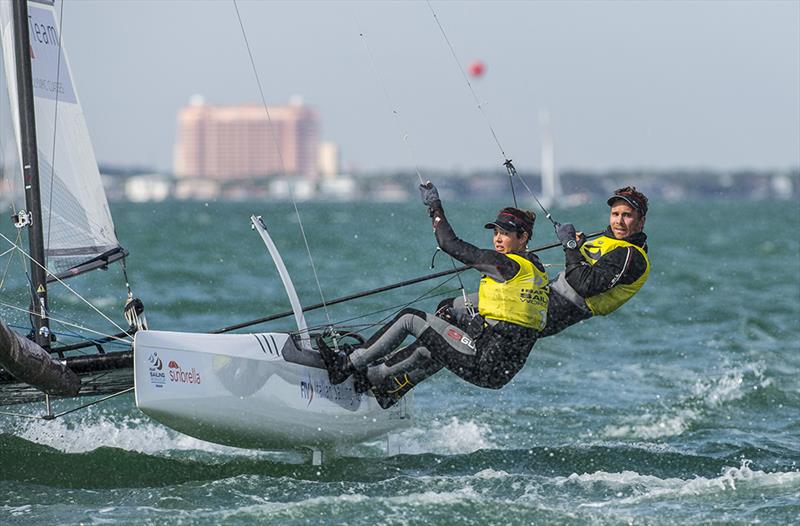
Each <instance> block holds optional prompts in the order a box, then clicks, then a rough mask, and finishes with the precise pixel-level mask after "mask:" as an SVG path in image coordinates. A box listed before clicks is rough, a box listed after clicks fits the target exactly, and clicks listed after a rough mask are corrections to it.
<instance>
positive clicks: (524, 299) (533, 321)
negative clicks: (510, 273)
mask: <svg viewBox="0 0 800 526" xmlns="http://www.w3.org/2000/svg"><path fill="white" fill-rule="evenodd" d="M506 256H508V257H510V258H511V259H513V260H514V261H516V262H517V263H518V264H519V272H517V275H516V276H514V277H513V278H511V279H510V280H508V281H502V282H501V281H495V280H494V279H492V278H490V277H488V276H484V277H483V279H481V285H480V287H479V288H478V312H479V313H480V314H481V316H483V317H484V318H487V319H490V320H500V321H506V322H508V323H514V324H516V325H521V326H523V327H528V328H530V329H536V330H537V331H540V330H542V329H544V326H545V324H546V323H547V302H548V300H549V294H550V289H549V288H548V287H547V285H548V283H549V280H548V279H547V274H545V273H544V272H542V271H540V270H539V269H537V268H536V267H535V266H534V264H533V263H531V262H530V261H528V260H527V259H525V258H524V257H522V256H518V255H516V254H506Z"/></svg>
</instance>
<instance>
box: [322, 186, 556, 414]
mask: <svg viewBox="0 0 800 526" xmlns="http://www.w3.org/2000/svg"><path fill="white" fill-rule="evenodd" d="M420 193H421V194H422V201H423V203H424V204H425V205H427V206H428V212H429V214H430V216H431V218H432V219H433V229H434V233H435V235H436V241H437V243H438V244H439V247H440V248H441V249H442V250H443V251H444V252H446V253H447V254H449V255H450V256H452V257H453V258H455V259H457V260H458V261H460V262H462V263H463V264H465V265H469V266H471V267H473V268H475V269H477V270H478V271H480V272H481V273H482V274H483V278H482V279H481V282H480V286H479V289H478V296H479V302H478V303H479V311H478V312H477V313H474V315H470V316H466V317H461V318H460V319H458V320H456V319H447V318H446V317H439V316H437V315H435V314H429V313H425V312H422V311H419V310H416V309H411V308H407V309H404V310H402V311H400V312H399V313H398V314H397V316H396V317H395V318H394V319H393V320H392V321H390V322H389V323H387V324H386V325H385V326H384V327H383V328H381V329H380V330H379V331H378V332H377V333H375V334H374V335H373V336H372V337H371V338H370V339H369V340H367V342H366V343H365V344H364V345H362V346H360V347H358V348H356V349H354V350H352V352H350V353H349V354H348V353H346V352H343V351H336V350H333V349H330V348H329V347H327V345H326V344H325V342H324V341H322V338H319V339H318V341H317V344H318V346H319V350H320V354H321V355H322V358H323V361H324V362H325V366H326V368H327V369H328V374H329V377H330V380H331V383H333V384H338V383H341V382H343V381H345V380H346V379H347V378H348V377H349V376H350V375H351V374H354V375H355V380H356V388H357V389H360V390H363V391H366V390H368V389H372V390H373V393H374V394H375V395H376V398H377V399H378V402H379V403H380V404H381V406H383V407H384V408H385V407H389V406H391V405H392V404H394V403H395V402H396V401H397V400H398V399H399V398H400V397H401V396H402V395H403V394H405V393H406V392H407V391H408V390H410V389H411V388H412V387H413V386H414V385H415V384H416V381H419V380H421V379H424V378H426V377H428V376H430V374H431V371H434V370H437V369H439V368H441V367H446V368H447V369H449V370H450V371H452V372H453V373H455V374H456V375H458V376H459V377H461V378H462V379H464V380H466V381H467V382H470V383H472V384H474V385H477V386H479V387H485V388H489V389H499V388H501V387H503V386H504V385H506V384H507V383H508V382H509V381H511V379H512V378H513V377H514V376H515V375H516V374H517V373H518V372H519V371H520V370H521V369H522V367H523V366H524V365H525V361H526V360H527V358H528V354H529V353H530V351H531V349H532V348H533V344H534V343H536V339H537V337H538V333H539V331H541V330H542V328H544V326H545V324H546V321H547V320H546V318H547V305H548V299H549V298H548V296H549V288H548V279H547V274H546V273H545V271H544V268H543V266H542V265H541V263H539V261H538V260H537V259H536V258H531V257H530V256H528V257H527V258H526V256H525V254H526V248H527V244H528V241H530V239H531V237H532V235H533V224H534V221H535V219H536V216H535V215H534V214H533V213H532V212H530V211H525V210H520V209H517V208H511V207H509V208H503V209H502V210H500V212H499V213H498V216H497V219H495V221H493V222H491V223H487V224H486V225H485V228H488V229H493V231H494V235H493V237H492V240H493V245H494V249H493V250H487V249H481V248H478V247H476V246H474V245H472V244H470V243H467V242H466V241H463V240H461V239H459V238H458V237H457V236H456V235H455V232H454V231H453V229H452V227H451V226H450V224H449V223H448V221H447V219H446V218H445V215H444V209H443V208H442V203H441V200H440V199H439V194H438V191H437V190H436V187H435V186H433V184H431V183H430V182H428V183H426V184H424V185H420ZM408 335H412V336H413V337H415V338H416V340H415V342H414V343H413V344H412V345H410V346H409V347H407V348H405V349H404V350H403V352H401V353H394V351H395V350H396V349H397V348H398V347H399V346H400V345H401V344H402V343H403V341H404V340H405V338H406V337H407V336H408Z"/></svg>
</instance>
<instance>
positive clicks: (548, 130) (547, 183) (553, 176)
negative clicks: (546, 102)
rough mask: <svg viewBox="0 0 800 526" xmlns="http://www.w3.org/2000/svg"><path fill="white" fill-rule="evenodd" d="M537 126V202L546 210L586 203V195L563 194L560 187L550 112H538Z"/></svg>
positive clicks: (544, 110)
mask: <svg viewBox="0 0 800 526" xmlns="http://www.w3.org/2000/svg"><path fill="white" fill-rule="evenodd" d="M539 126H540V129H541V133H542V154H541V163H542V165H541V172H542V193H541V197H540V198H539V201H540V202H541V203H542V205H543V206H544V207H545V208H547V209H550V208H551V207H555V208H567V207H571V206H578V205H581V204H583V203H585V202H587V200H588V196H587V195H586V194H584V193H575V194H565V193H564V190H563V188H562V187H561V179H560V177H559V174H558V170H557V169H556V162H555V152H554V150H555V148H554V146H553V128H552V123H551V120H550V112H549V111H548V110H547V109H543V110H541V111H540V112H539Z"/></svg>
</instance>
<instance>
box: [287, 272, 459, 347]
mask: <svg viewBox="0 0 800 526" xmlns="http://www.w3.org/2000/svg"><path fill="white" fill-rule="evenodd" d="M451 279H452V278H451ZM448 281H449V280H448ZM429 292H430V291H429ZM454 292H458V289H448V290H443V291H440V292H437V293H435V294H430V295H427V294H428V293H426V295H425V296H422V297H419V298H417V299H414V300H411V301H409V302H407V303H400V304H396V305H393V306H391V307H385V308H383V309H379V310H376V311H372V312H370V313H367V314H360V315H358V316H354V317H352V318H346V319H344V320H337V321H336V327H339V328H341V327H345V328H346V327H361V328H362V329H369V328H370V327H375V326H376V325H381V324H383V323H384V322H385V321H386V320H387V319H388V318H389V317H390V316H391V315H389V316H384V317H383V318H381V319H379V320H377V321H374V322H365V323H358V324H348V325H343V324H347V323H348V322H351V321H356V320H360V319H363V318H368V317H370V316H373V315H375V314H381V313H383V312H399V311H401V310H403V309H404V308H406V307H408V306H410V305H413V304H414V303H417V302H420V301H423V300H428V299H431V298H436V297H439V296H444V295H445V294H451V293H454ZM326 327H327V326H325V325H317V326H314V327H309V329H308V330H309V331H312V330H319V329H324V328H326ZM299 333H300V331H292V332H291V334H299Z"/></svg>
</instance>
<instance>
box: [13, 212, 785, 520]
mask: <svg viewBox="0 0 800 526" xmlns="http://www.w3.org/2000/svg"><path fill="white" fill-rule="evenodd" d="M501 205H502V203H493V204H486V203H456V202H449V203H447V202H446V203H445V206H446V209H447V212H448V216H449V217H450V219H451V221H452V222H453V224H454V226H455V228H456V231H457V232H458V233H459V234H460V235H461V236H462V237H464V238H465V239H468V240H470V241H472V242H475V243H478V244H483V245H485V246H488V241H489V238H488V234H487V232H486V231H484V230H483V229H482V228H481V227H482V225H483V223H484V222H485V220H487V219H490V218H492V217H494V213H495V212H496V209H497V208H499V207H500V206H501ZM299 209H300V213H301V218H302V223H303V226H304V227H305V228H304V229H305V232H306V235H307V237H308V242H309V245H310V247H311V253H312V256H313V260H314V269H312V267H311V265H310V264H309V258H308V254H307V253H306V248H305V245H304V243H303V239H302V235H301V233H300V229H299V225H298V221H297V219H296V217H295V215H294V210H293V208H292V206H291V205H286V204H267V203H228V204H218V203H209V204H203V203H169V204H155V205H153V204H117V205H114V206H113V212H114V216H115V219H116V225H117V231H118V235H119V237H120V239H121V240H122V241H123V244H124V245H125V246H126V247H127V248H128V249H129V250H130V251H131V253H132V255H131V257H130V260H129V263H128V271H129V277H130V279H131V283H132V285H133V287H134V290H135V292H136V293H137V294H138V295H139V296H141V297H142V298H143V300H144V301H145V304H146V306H147V309H148V318H149V322H150V325H151V327H152V328H157V329H165V330H167V329H175V330H195V331H202V330H210V329H215V328H218V327H222V326H225V325H229V324H232V323H235V322H238V321H242V320H243V319H249V318H254V317H258V316H261V315H264V314H268V313H271V312H275V311H279V310H284V309H286V308H288V301H287V300H286V299H285V294H284V293H283V292H282V288H281V285H280V282H279V280H278V278H277V274H276V272H275V271H274V269H273V266H272V264H271V263H270V261H269V259H268V256H267V255H266V252H265V250H264V248H263V245H262V243H261V241H260V239H259V238H258V236H257V235H256V234H255V233H254V232H252V231H251V230H250V229H249V227H248V217H249V214H251V213H257V214H261V215H263V216H264V219H265V221H266V223H267V225H268V227H269V228H270V231H271V233H272V235H273V237H274V238H275V240H276V243H277V244H278V246H279V247H280V248H281V251H282V253H283V255H284V259H285V260H286V261H287V265H288V266H289V270H290V272H291V273H292V275H293V277H294V280H295V284H296V286H297V289H298V293H299V295H300V297H301V300H302V301H303V302H304V303H306V304H310V303H316V302H318V301H320V292H319V290H318V288H317V285H316V282H317V280H316V279H315V277H314V271H316V275H317V276H318V278H319V282H320V284H321V288H322V293H323V295H324V296H325V298H326V299H331V298H335V297H337V296H340V295H344V294H348V293H351V292H354V291H358V290H364V289H368V288H372V287H377V286H381V285H385V284H388V283H391V282H394V281H398V280H401V279H407V278H410V277H414V276H418V275H422V274H425V273H427V272H429V269H428V266H429V265H430V260H431V256H432V254H433V250H434V248H435V244H434V241H433V236H432V234H431V229H430V225H429V220H428V218H427V215H426V214H425V211H424V209H423V208H422V207H421V205H418V204H416V203H403V204H371V205H367V204H333V203H329V204H322V203H307V204H304V203H301V204H299ZM651 210H652V211H651V213H650V216H651V217H649V218H648V223H647V228H646V231H647V232H648V234H649V236H650V254H651V259H652V263H653V270H652V273H651V276H650V280H649V282H648V283H647V285H646V286H645V288H644V289H643V290H642V291H641V292H640V293H639V295H637V297H636V298H634V299H633V300H631V302H629V303H628V304H626V305H625V306H624V307H623V308H622V309H621V310H620V311H618V312H616V313H614V314H613V315H611V316H609V317H607V318H597V319H593V320H589V321H587V322H584V323H582V324H580V325H578V326H575V327H572V328H571V329H568V330H567V331H565V332H564V333H562V334H560V335H556V336H554V337H551V338H547V339H543V340H541V341H539V342H538V343H537V344H536V346H535V348H534V352H533V353H532V355H531V357H530V358H529V360H528V364H527V365H526V368H525V369H524V370H523V371H522V372H521V373H520V374H519V375H518V376H517V378H515V380H514V381H513V382H512V383H511V384H510V385H508V386H506V387H505V388H504V389H502V390H500V391H489V390H482V389H479V388H476V387H473V386H471V385H468V384H465V383H463V382H462V381H460V380H459V379H457V378H456V377H454V376H453V375H451V374H449V373H446V372H444V373H441V374H439V375H437V376H436V377H434V378H432V379H431V380H429V381H428V382H426V383H424V384H422V385H420V386H418V387H417V388H416V389H415V398H414V406H415V409H414V413H415V417H416V418H415V422H414V425H413V426H412V427H411V428H410V429H408V430H406V431H404V432H403V433H400V434H399V435H397V436H393V437H391V438H390V440H389V441H388V444H387V442H386V441H376V442H373V443H367V444H354V445H353V446H352V447H351V448H347V449H344V450H341V451H339V452H337V455H336V456H331V457H330V458H329V459H327V461H326V463H325V464H323V465H322V466H318V467H317V466H311V465H310V464H309V463H308V458H307V456H306V455H304V454H303V453H298V452H278V453H274V452H257V451H247V450H239V449H232V448H226V447H223V446H217V445H214V444H209V443H205V442H201V441H199V440H195V439H192V438H190V437H187V436H185V435H180V434H178V433H176V432H173V431H171V430H169V429H167V428H165V427H163V426H161V425H160V424H158V423H156V422H154V421H152V420H150V419H149V418H147V417H146V416H144V415H143V414H141V413H140V412H138V410H136V409H135V408H134V407H133V401H132V397H122V398H117V399H113V400H111V401H108V402H105V403H103V404H99V405H97V406H93V407H92V408H90V409H88V410H84V411H81V412H77V413H74V414H71V415H68V416H66V417H64V418H62V419H59V420H55V421H52V422H45V421H41V420H26V419H19V418H11V417H0V523H2V524H32V523H36V524H264V523H276V524H289V525H291V524H327V523H332V524H375V523H382V524H388V525H400V524H699V523H703V524H752V523H764V524H796V523H800V465H799V464H800V375H799V374H798V373H800V343H798V342H800V278H799V277H798V274H799V273H800V243H799V242H798V238H797V232H798V231H799V230H800V212H798V207H797V204H796V203H747V202H741V203H708V202H704V203H671V204H663V203H654V206H652V208H651ZM606 212H607V207H605V206H604V205H603V204H602V203H597V204H592V205H587V206H585V207H581V208H574V209H569V210H561V211H555V213H554V215H555V216H556V217H557V218H558V219H559V220H561V221H574V222H575V223H576V224H577V226H578V227H579V229H583V230H586V231H591V230H596V229H600V228H602V227H603V226H604V225H605V222H604V220H605V214H606ZM552 240H553V234H552V231H551V228H548V225H546V224H545V221H544V220H540V221H539V224H538V225H537V233H536V239H535V240H534V243H533V244H534V245H536V244H538V243H547V242H550V241H552ZM3 251H4V249H3V250H0V253H2V252H3ZM561 257H562V256H561V254H560V253H559V251H558V250H554V251H549V252H547V253H545V256H544V259H545V260H546V261H547V262H549V263H552V264H553V266H551V267H550V268H549V271H550V273H551V275H555V273H556V272H557V271H558V270H559V264H560V263H563V262H562V259H561ZM0 262H2V263H3V265H4V267H5V260H0ZM436 265H437V270H443V269H446V268H448V266H449V265H451V263H450V262H449V261H448V260H447V259H446V258H445V257H443V256H442V255H440V256H438V257H437V263H436ZM95 274H98V275H97V276H90V277H86V278H77V279H76V280H75V282H74V285H73V286H74V287H75V288H76V289H79V290H80V291H81V293H82V294H83V295H84V296H85V297H86V298H87V299H90V300H91V301H92V302H93V303H94V304H96V305H97V306H99V307H100V308H101V309H102V310H103V311H104V312H108V313H109V314H110V315H114V316H116V317H117V318H118V317H119V312H120V311H121V306H122V302H123V300H124V294H123V292H124V288H123V284H124V282H123V280H122V277H121V275H120V273H119V271H118V270H110V271H108V272H106V273H95ZM463 279H464V284H465V286H467V288H470V289H474V288H475V287H476V286H477V281H478V278H477V275H474V274H472V275H465V277H464V278H463ZM109 283H110V284H113V285H114V286H115V289H114V290H113V292H112V291H110V289H109V288H108V284H109ZM435 285H437V283H428V284H422V285H419V286H416V287H414V288H411V289H406V290H402V291H398V292H394V293H391V294H385V295H381V296H373V297H371V298H366V299H364V300H360V301H357V302H352V303H348V304H345V305H341V306H337V307H333V308H331V309H330V310H329V311H328V312H327V314H326V313H324V312H322V311H319V312H317V313H315V314H313V315H310V316H309V317H310V322H311V323H315V324H325V323H327V322H328V319H330V320H334V321H339V320H350V321H348V322H347V323H349V324H364V326H363V327H361V328H362V330H363V331H364V332H365V333H369V332H370V331H371V330H374V328H371V327H370V326H369V325H370V324H374V323H378V322H379V321H380V320H381V319H382V318H383V317H385V316H390V315H391V314H392V312H393V311H394V310H396V309H397V308H399V307H400V306H402V305H404V304H406V303H408V302H410V301H412V300H414V299H415V298H417V297H419V296H421V295H423V294H425V293H426V292H429V291H430V290H431V289H432V288H433V287H434V286H435ZM457 287H458V285H457V281H455V280H451V281H450V282H448V283H445V284H444V285H442V287H441V288H440V289H437V290H436V291H434V293H438V292H441V293H443V294H451V295H452V294H456V293H457ZM54 294H55V295H56V297H55V298H54V300H53V304H54V305H53V309H54V311H57V312H58V313H59V314H60V315H62V316H65V317H66V316H67V315H68V314H67V313H70V314H69V316H71V317H70V319H71V320H73V321H76V322H80V324H83V323H86V324H89V323H90V321H91V320H92V318H93V317H94V318H96V316H95V315H94V313H92V312H90V311H88V310H86V311H85V312H81V313H77V311H78V310H80V309H81V305H80V303H81V302H80V301H79V300H77V299H74V298H64V299H60V298H61V296H60V295H59V293H58V291H55V292H54ZM438 300H439V297H435V298H431V299H428V300H426V301H424V302H422V303H420V304H419V306H420V308H428V309H429V308H432V306H433V305H435V303H436V302H437V301H438ZM383 309H386V310H385V311H382V310H383ZM365 313H372V315H371V316H368V317H366V318H361V316H363V315H364V314H365ZM2 315H3V316H4V317H6V318H13V315H14V313H13V312H8V311H7V309H3V310H2ZM95 322H96V323H98V328H99V330H101V331H105V332H111V331H112V330H113V329H112V328H110V327H109V326H104V325H103V323H102V322H97V321H96V320H95ZM286 323H287V322H276V323H274V324H273V325H268V326H261V327H260V328H259V330H264V329H267V328H274V329H279V328H287V327H290V326H289V325H286ZM58 407H60V408H66V407H69V403H67V402H60V403H59V405H58ZM16 409H17V410H20V411H24V412H28V413H34V412H35V411H37V410H40V409H41V408H40V407H38V406H31V405H29V406H21V407H17V408H16ZM387 450H388V454H387Z"/></svg>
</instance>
